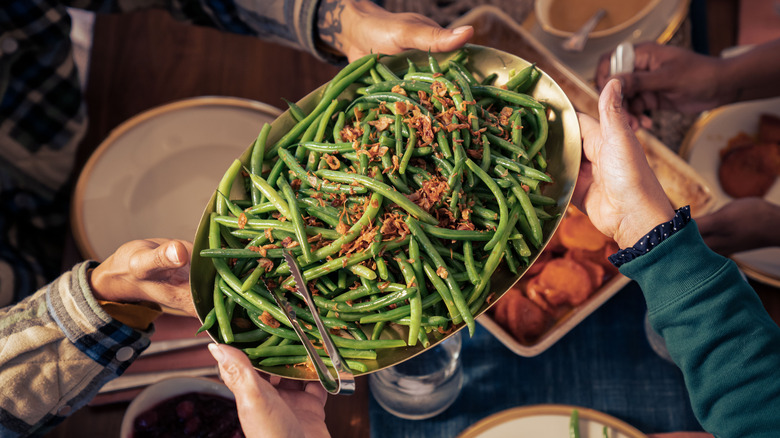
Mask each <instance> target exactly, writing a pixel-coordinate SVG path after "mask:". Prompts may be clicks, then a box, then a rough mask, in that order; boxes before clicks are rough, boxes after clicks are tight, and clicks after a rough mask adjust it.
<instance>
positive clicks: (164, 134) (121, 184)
mask: <svg viewBox="0 0 780 438" xmlns="http://www.w3.org/2000/svg"><path fill="white" fill-rule="evenodd" d="M279 114H281V111H280V110H279V109H278V108H275V107H272V106H270V105H267V104H264V103H261V102H257V101H253V100H248V99H239V98H234V97H218V96H213V97H212V96H206V97H197V98H191V99H185V100H181V101H177V102H173V103H170V104H167V105H163V106H160V107H156V108H153V109H150V110H148V111H145V112H143V113H141V114H138V115H137V116H135V117H133V118H131V119H129V120H127V121H126V122H124V123H123V124H121V125H119V126H118V127H117V128H116V129H114V130H113V131H112V132H111V134H110V135H109V136H108V138H106V140H104V141H103V143H101V144H100V146H99V147H98V148H97V149H96V150H95V152H94V153H93V154H92V156H91V157H90V158H89V161H88V162H87V164H86V165H85V167H84V169H83V171H82V172H81V174H80V175H79V180H78V182H77V185H76V190H75V192H74V196H73V205H72V213H71V215H72V221H71V222H72V226H73V234H74V238H75V240H76V244H77V245H78V247H79V250H80V252H81V255H82V256H83V257H85V258H87V259H92V260H98V261H102V260H105V259H106V258H107V257H108V256H109V255H111V254H112V253H113V252H114V251H115V250H116V249H117V247H119V246H120V245H121V244H123V243H125V242H128V241H130V240H135V239H142V238H154V237H166V238H174V239H183V240H187V241H192V240H193V239H194V238H195V231H196V230H197V227H198V223H199V221H200V217H201V215H202V214H203V206H204V205H206V204H207V203H208V201H209V199H210V198H211V196H212V195H213V194H214V187H216V186H217V184H218V182H219V180H220V178H221V177H222V174H223V173H224V171H225V169H227V168H228V166H229V164H230V163H231V162H232V161H233V160H234V159H235V158H237V157H239V156H240V155H241V154H242V153H243V152H244V151H245V150H246V149H247V148H248V147H249V145H250V144H252V142H253V141H254V140H255V139H256V138H257V135H258V134H259V133H260V130H261V128H262V127H263V124H264V123H265V122H269V123H270V122H272V121H273V120H274V119H276V117H277V116H278V115H279Z"/></svg>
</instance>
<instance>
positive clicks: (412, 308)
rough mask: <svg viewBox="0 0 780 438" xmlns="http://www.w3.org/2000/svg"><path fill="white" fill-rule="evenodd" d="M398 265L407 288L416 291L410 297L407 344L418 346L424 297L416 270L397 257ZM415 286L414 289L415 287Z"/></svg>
mask: <svg viewBox="0 0 780 438" xmlns="http://www.w3.org/2000/svg"><path fill="white" fill-rule="evenodd" d="M395 261H396V263H398V268H399V269H400V270H401V274H403V276H404V280H406V286H407V287H409V288H413V289H414V293H413V294H412V295H411V296H409V320H410V323H409V338H408V339H409V340H408V341H407V343H408V344H409V345H410V346H414V345H415V344H417V336H418V333H419V331H420V327H421V324H422V295H420V291H419V289H417V287H416V286H417V277H416V276H415V273H414V268H413V267H412V265H411V264H409V262H407V261H406V260H404V259H402V258H399V257H396V259H395ZM413 286H414V287H413Z"/></svg>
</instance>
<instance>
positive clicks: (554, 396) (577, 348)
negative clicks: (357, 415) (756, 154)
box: [369, 282, 702, 438]
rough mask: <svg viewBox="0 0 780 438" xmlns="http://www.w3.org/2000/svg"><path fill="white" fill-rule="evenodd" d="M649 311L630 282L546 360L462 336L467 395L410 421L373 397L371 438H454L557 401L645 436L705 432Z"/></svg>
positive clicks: (481, 334)
mask: <svg viewBox="0 0 780 438" xmlns="http://www.w3.org/2000/svg"><path fill="white" fill-rule="evenodd" d="M646 309H647V308H646V305H645V301H644V297H643V296H642V292H641V290H640V289H639V287H638V285H637V284H636V283H635V282H631V283H629V284H628V285H627V286H626V287H625V288H623V289H622V290H621V291H620V292H618V293H617V294H616V295H615V296H614V297H612V298H611V299H610V300H609V301H607V302H606V303H604V304H603V305H602V306H601V307H600V308H599V309H597V310H596V311H595V312H594V313H593V314H591V315H590V316H589V317H588V318H586V319H585V320H584V321H583V322H581V323H580V324H579V325H578V326H577V327H575V328H574V329H573V330H572V331H570V332H569V333H568V334H566V335H565V336H564V337H563V338H562V339H561V340H559V341H558V342H557V343H555V344H554V345H553V346H552V347H550V348H549V349H548V350H546V351H544V352H543V353H542V354H540V355H538V356H536V357H531V358H526V357H522V356H518V355H516V354H515V353H513V352H512V351H511V350H509V349H508V348H507V347H506V346H504V345H503V344H502V343H501V342H499V341H498V340H497V339H496V338H495V337H494V336H493V335H492V334H490V332H488V331H487V330H486V329H485V328H484V327H482V326H481V325H479V324H477V331H476V333H475V334H474V336H473V337H471V338H469V336H468V333H467V332H465V331H464V333H463V334H464V336H463V338H462V339H463V341H464V342H463V351H462V359H463V367H464V373H465V375H464V383H463V390H462V391H461V393H460V396H459V397H458V399H457V400H456V401H455V403H454V404H453V405H452V406H450V408H449V409H447V410H446V411H445V412H443V413H442V414H440V415H438V416H436V417H433V418H430V419H427V420H416V421H415V420H404V419H400V418H397V417H395V416H393V415H391V414H389V413H387V412H386V411H384V410H383V409H382V407H381V406H379V404H378V403H377V402H376V400H374V398H373V397H371V401H370V408H369V412H370V421H371V436H372V437H374V438H383V437H388V438H389V437H393V438H398V437H426V438H431V437H455V436H457V435H458V434H459V433H461V432H463V431H464V430H465V429H467V428H468V427H469V426H470V425H472V424H474V423H476V422H477V421H479V420H481V419H483V418H485V417H488V416H489V415H491V414H494V413H497V412H500V411H503V410H505V409H510V408H513V407H518V406H526V405H534V404H543V403H555V404H569V405H577V406H584V407H588V408H592V409H596V410H599V411H602V412H605V413H607V414H609V415H612V416H614V417H616V418H619V419H621V420H623V421H625V422H626V423H628V424H631V425H632V426H634V427H636V428H637V429H639V430H641V431H642V432H644V433H661V432H673V431H683V430H684V431H701V430H702V429H701V426H700V425H699V423H698V421H697V420H696V418H695V417H694V415H693V412H692V410H691V407H690V402H689V400H688V393H687V391H686V388H685V384H684V382H683V377H682V373H681V372H680V370H679V369H678V368H677V367H676V366H675V365H674V364H671V363H669V362H667V361H665V360H664V359H661V358H660V357H659V356H658V355H657V354H656V353H655V352H654V351H653V350H652V348H651V347H650V345H649V344H648V342H647V338H646V335H645V331H644V317H645V312H646Z"/></svg>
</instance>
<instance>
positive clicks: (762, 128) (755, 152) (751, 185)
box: [718, 114, 780, 198]
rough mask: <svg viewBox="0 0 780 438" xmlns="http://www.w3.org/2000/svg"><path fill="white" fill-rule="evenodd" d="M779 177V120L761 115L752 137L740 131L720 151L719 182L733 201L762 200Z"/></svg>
mask: <svg viewBox="0 0 780 438" xmlns="http://www.w3.org/2000/svg"><path fill="white" fill-rule="evenodd" d="M778 175H780V117H777V116H773V115H770V114H762V115H761V116H760V119H759V127H758V133H757V135H755V136H752V135H749V134H747V133H745V132H739V133H738V134H737V135H735V136H734V137H732V138H730V139H729V141H728V144H727V145H726V147H725V148H723V149H722V150H721V151H720V167H719V168H718V180H719V182H720V185H721V187H722V188H723V191H724V192H726V193H727V194H728V195H729V196H731V197H733V198H744V197H753V196H755V197H763V196H764V195H765V194H766V193H767V192H768V191H769V189H770V188H771V187H772V186H773V185H774V183H775V180H777V176H778Z"/></svg>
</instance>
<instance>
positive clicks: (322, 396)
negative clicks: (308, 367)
mask: <svg viewBox="0 0 780 438" xmlns="http://www.w3.org/2000/svg"><path fill="white" fill-rule="evenodd" d="M304 391H306V392H308V393H309V394H311V395H313V396H314V397H315V398H316V399H317V400H318V401H319V402H320V404H322V406H325V402H327V400H328V391H325V388H323V387H322V385H321V384H320V383H318V382H309V383H307V384H306V388H304Z"/></svg>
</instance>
